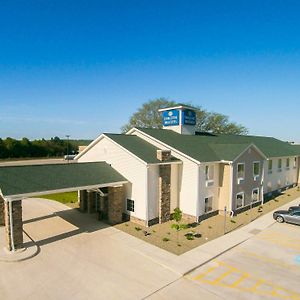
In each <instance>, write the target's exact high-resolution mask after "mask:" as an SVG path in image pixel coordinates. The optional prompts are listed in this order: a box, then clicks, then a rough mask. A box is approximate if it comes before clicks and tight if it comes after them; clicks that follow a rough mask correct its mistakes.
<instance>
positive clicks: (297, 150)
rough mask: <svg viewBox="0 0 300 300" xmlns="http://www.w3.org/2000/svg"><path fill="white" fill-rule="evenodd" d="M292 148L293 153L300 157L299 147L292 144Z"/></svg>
mask: <svg viewBox="0 0 300 300" xmlns="http://www.w3.org/2000/svg"><path fill="white" fill-rule="evenodd" d="M292 147H293V149H294V151H295V152H296V153H297V154H298V155H300V145H298V144H297V145H294V144H292Z"/></svg>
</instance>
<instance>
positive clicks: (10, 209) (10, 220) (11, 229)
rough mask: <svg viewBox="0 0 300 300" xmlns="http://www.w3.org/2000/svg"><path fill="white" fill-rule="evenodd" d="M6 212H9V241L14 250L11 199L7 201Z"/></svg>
mask: <svg viewBox="0 0 300 300" xmlns="http://www.w3.org/2000/svg"><path fill="white" fill-rule="evenodd" d="M8 213H9V223H10V224H9V225H10V243H11V249H12V251H13V252H14V251H15V250H16V249H15V243H14V230H13V229H14V225H13V217H12V201H8Z"/></svg>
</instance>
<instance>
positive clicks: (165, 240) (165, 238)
mask: <svg viewBox="0 0 300 300" xmlns="http://www.w3.org/2000/svg"><path fill="white" fill-rule="evenodd" d="M162 240H163V242H168V241H169V240H170V239H168V238H167V237H164V238H163V239H162Z"/></svg>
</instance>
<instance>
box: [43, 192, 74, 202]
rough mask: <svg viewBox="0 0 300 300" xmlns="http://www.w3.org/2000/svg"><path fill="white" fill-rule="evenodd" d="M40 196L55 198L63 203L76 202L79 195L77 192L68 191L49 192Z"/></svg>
mask: <svg viewBox="0 0 300 300" xmlns="http://www.w3.org/2000/svg"><path fill="white" fill-rule="evenodd" d="M39 198H44V199H50V200H55V201H58V202H60V203H63V204H69V203H76V202H77V199H78V196H77V192H68V193H58V194H48V195H43V196H39Z"/></svg>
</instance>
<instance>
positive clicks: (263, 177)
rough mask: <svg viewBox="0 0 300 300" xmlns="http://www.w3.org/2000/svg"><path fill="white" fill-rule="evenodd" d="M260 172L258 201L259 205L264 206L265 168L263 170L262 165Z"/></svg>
mask: <svg viewBox="0 0 300 300" xmlns="http://www.w3.org/2000/svg"><path fill="white" fill-rule="evenodd" d="M262 165H263V167H262V172H261V188H260V194H261V195H260V200H261V204H262V205H263V204H264V180H265V168H264V163H263V164H262Z"/></svg>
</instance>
